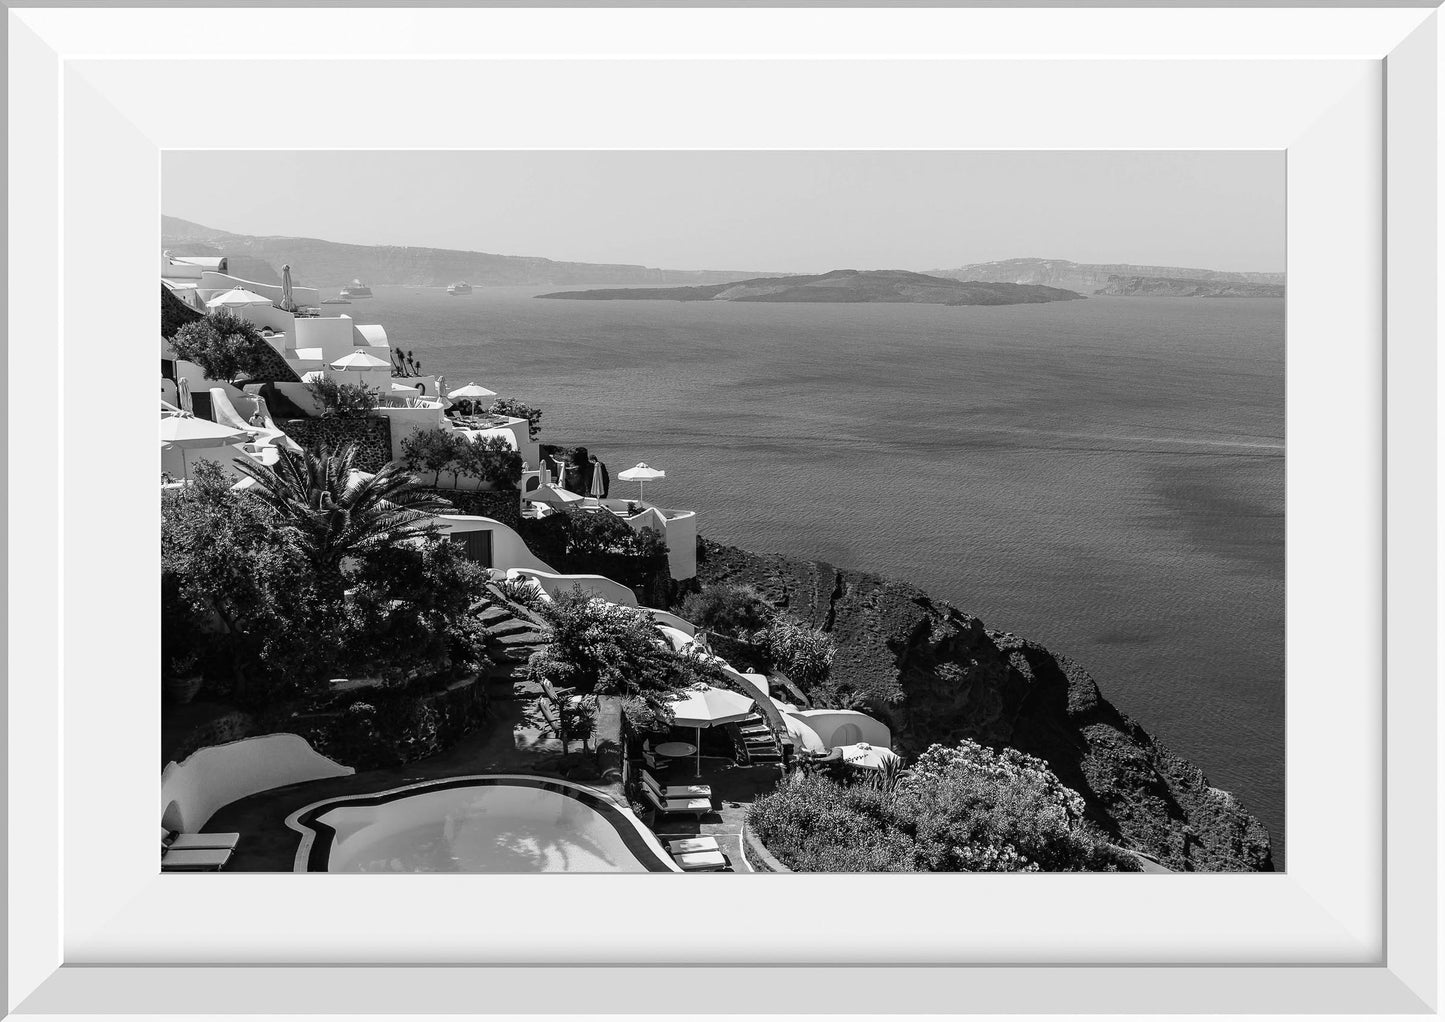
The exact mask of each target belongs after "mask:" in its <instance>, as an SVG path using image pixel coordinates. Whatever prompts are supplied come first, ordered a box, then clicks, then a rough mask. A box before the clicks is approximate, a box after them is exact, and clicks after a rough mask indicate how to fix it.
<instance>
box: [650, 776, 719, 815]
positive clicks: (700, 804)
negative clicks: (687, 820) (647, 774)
mask: <svg viewBox="0 0 1445 1022" xmlns="http://www.w3.org/2000/svg"><path fill="white" fill-rule="evenodd" d="M642 792H643V794H645V795H646V796H647V801H649V802H651V803H652V806H653V808H654V809H656V810H657V811H658V812H660V813H666V814H669V815H678V816H682V815H689V814H690V815H693V816H705V815H707V814H708V813H710V812H712V799H710V798H663V797H659V796H658V794H657V792H655V791H653V790H652V787H651V786H650V785H647V784H644V785H643V786H642Z"/></svg>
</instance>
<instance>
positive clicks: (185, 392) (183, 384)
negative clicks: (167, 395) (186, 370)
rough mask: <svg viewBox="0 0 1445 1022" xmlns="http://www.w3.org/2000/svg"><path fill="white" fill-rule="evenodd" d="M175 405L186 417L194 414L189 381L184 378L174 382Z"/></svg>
mask: <svg viewBox="0 0 1445 1022" xmlns="http://www.w3.org/2000/svg"><path fill="white" fill-rule="evenodd" d="M176 403H177V404H179V405H180V406H181V411H183V412H185V413H186V414H187V415H195V414H196V410H195V408H194V407H192V405H191V381H190V380H188V379H186V378H185V377H184V376H182V377H180V378H179V379H177V380H176Z"/></svg>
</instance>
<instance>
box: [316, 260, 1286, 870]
mask: <svg viewBox="0 0 1445 1022" xmlns="http://www.w3.org/2000/svg"><path fill="white" fill-rule="evenodd" d="M531 294H532V293H531V292H530V291H519V290H513V289H478V290H477V291H476V293H475V294H474V295H472V296H471V297H470V298H451V297H448V296H447V295H446V294H445V293H444V292H443V291H442V290H440V289H416V288H378V289H377V291H376V295H377V296H376V298H374V299H372V300H370V301H358V302H355V303H354V304H353V305H351V306H350V307H349V308H342V309H340V310H338V311H345V312H347V313H349V314H351V315H352V316H354V317H355V318H357V319H358V321H360V322H379V323H381V324H383V325H384V326H385V327H386V329H387V333H388V335H389V336H390V338H391V341H392V343H393V344H394V345H400V346H401V347H403V348H410V349H413V350H414V351H415V352H416V355H417V357H418V358H420V359H421V361H422V363H423V368H424V369H426V370H427V371H431V372H435V371H441V372H443V373H445V374H446V376H447V379H448V383H449V384H450V385H451V386H453V387H456V386H460V385H462V384H464V383H467V382H468V381H471V380H475V381H476V382H478V383H481V384H484V385H486V386H487V387H490V388H491V389H493V390H495V391H498V392H499V393H501V394H503V395H507V396H516V397H519V398H522V399H524V400H526V401H528V402H531V403H533V404H539V405H541V406H542V407H543V409H544V410H545V416H544V418H543V426H544V437H545V438H546V439H548V440H550V441H552V442H568V443H585V444H587V445H588V446H589V447H592V448H594V449H595V450H596V451H597V452H598V453H599V455H600V456H601V457H602V458H603V460H604V461H606V462H607V463H608V465H609V466H610V468H611V470H612V472H613V474H614V475H615V474H616V473H617V472H618V471H619V470H620V469H623V468H626V467H627V466H629V465H633V464H636V463H637V462H639V461H646V462H648V463H649V464H651V465H653V466H654V467H658V468H663V469H666V470H667V479H666V481H665V482H662V483H659V484H656V485H655V486H654V487H650V488H649V491H648V496H649V497H650V498H655V499H656V500H657V501H658V502H659V503H663V504H665V505H669V506H674V507H683V508H694V509H696V510H697V511H699V513H700V514H699V519H698V521H699V528H700V530H701V531H702V532H703V534H704V535H706V536H708V537H709V538H712V539H716V540H720V541H722V542H726V543H733V544H736V545H738V546H742V547H746V548H749V549H753V550H776V551H783V552H787V553H790V554H795V555H798V556H801V557H810V558H820V559H823V560H828V561H832V562H834V563H837V564H839V565H843V566H849V567H855V568H864V569H868V570H872V571H877V572H882V573H885V574H891V575H896V576H900V577H902V578H906V579H910V580H914V581H916V582H917V583H918V584H919V585H920V586H922V587H923V588H924V589H926V590H928V591H929V592H930V593H932V594H933V595H935V596H938V597H942V598H944V599H947V600H950V601H951V602H953V603H955V604H956V605H958V606H959V607H961V608H963V609H965V610H967V611H970V612H972V613H974V614H977V615H978V616H979V617H981V618H982V619H983V620H984V622H985V623H986V624H988V625H989V626H990V627H993V628H999V629H1006V630H1009V631H1014V632H1017V633H1019V634H1021V635H1026V636H1028V637H1030V638H1033V639H1037V640H1038V641H1040V642H1042V643H1044V644H1045V645H1047V646H1048V647H1049V648H1050V649H1053V650H1055V651H1059V652H1064V653H1068V654H1070V655H1072V656H1073V657H1074V658H1075V659H1077V660H1078V661H1080V662H1081V663H1082V664H1083V665H1084V666H1085V667H1086V668H1087V669H1088V670H1089V671H1090V673H1092V674H1093V676H1094V677H1095V679H1097V680H1098V682H1099V685H1100V687H1101V688H1102V689H1103V691H1104V693H1105V695H1107V696H1108V697H1109V698H1110V699H1111V700H1112V701H1113V702H1114V703H1115V704H1116V705H1117V706H1119V707H1120V709H1122V710H1123V711H1124V712H1126V713H1128V714H1129V715H1131V716H1133V717H1134V718H1135V719H1137V720H1138V721H1139V722H1140V723H1141V724H1143V725H1144V726H1145V727H1146V728H1147V729H1148V730H1150V731H1151V732H1153V733H1154V734H1155V735H1156V736H1157V737H1158V738H1160V739H1161V740H1162V741H1163V742H1164V743H1165V744H1166V745H1168V746H1170V747H1171V748H1173V749H1174V750H1175V751H1177V752H1179V753H1181V754H1183V755H1185V756H1187V757H1188V758H1190V759H1192V760H1193V761H1194V762H1195V763H1197V764H1199V765H1200V766H1202V767H1203V768H1204V769H1205V771H1206V772H1207V773H1208V774H1209V776H1210V779H1211V781H1212V782H1213V783H1214V784H1216V785H1218V786H1219V787H1223V788H1227V789H1229V790H1232V791H1234V792H1236V793H1237V794H1238V795H1239V796H1240V797H1241V798H1242V799H1243V801H1244V803H1245V805H1246V806H1247V807H1248V808H1249V809H1250V810H1251V811H1252V812H1254V813H1255V814H1256V815H1257V816H1259V817H1260V818H1261V819H1262V820H1263V821H1264V822H1265V823H1266V825H1267V826H1268V827H1269V829H1270V832H1271V834H1272V836H1273V838H1274V840H1275V845H1276V860H1277V862H1282V861H1283V846H1284V749H1285V746H1284V741H1285V735H1284V694H1285V687H1284V496H1285V330H1284V326H1285V322H1284V303H1283V302H1281V301H1277V300H1271V299H1219V298H1216V299H1184V298H1104V297H1093V298H1090V299H1088V300H1086V301H1077V302H1061V303H1055V304H1048V305H1019V306H1008V307H1002V308H981V307H970V308H946V307H942V306H932V305H798V304H776V305H773V304H734V303H725V302H692V303H678V302H581V301H543V300H539V299H535V298H533V297H532V296H531ZM614 492H615V493H627V492H630V486H629V485H628V484H625V483H616V484H614Z"/></svg>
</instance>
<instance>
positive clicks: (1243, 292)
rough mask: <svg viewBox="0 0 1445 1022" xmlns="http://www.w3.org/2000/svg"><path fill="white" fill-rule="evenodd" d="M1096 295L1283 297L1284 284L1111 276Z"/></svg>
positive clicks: (1188, 278)
mask: <svg viewBox="0 0 1445 1022" xmlns="http://www.w3.org/2000/svg"><path fill="white" fill-rule="evenodd" d="M1094 294H1096V295H1125V296H1141V297H1152V298H1283V297H1284V285H1283V284H1250V283H1246V282H1244V281H1230V280H1195V279H1192V278H1190V277H1128V276H1118V275H1115V276H1111V277H1109V282H1108V283H1107V284H1105V285H1104V286H1103V287H1101V288H1099V289H1098V290H1097V291H1095V292H1094Z"/></svg>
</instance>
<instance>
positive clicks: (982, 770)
mask: <svg viewBox="0 0 1445 1022" xmlns="http://www.w3.org/2000/svg"><path fill="white" fill-rule="evenodd" d="M1083 808H1084V803H1083V800H1082V799H1081V798H1080V797H1079V795H1078V794H1077V793H1076V792H1074V791H1072V790H1070V789H1069V788H1067V787H1065V786H1064V784H1063V783H1062V782H1061V781H1059V779H1058V778H1057V777H1055V776H1054V774H1053V772H1052V771H1051V770H1049V768H1048V765H1047V764H1045V763H1044V762H1043V761H1042V760H1038V759H1034V758H1033V757H1031V756H1025V755H1024V754H1022V753H1020V752H1017V751H1015V750H1012V749H1004V750H1002V751H998V752H995V751H993V750H990V749H987V748H984V747H983V746H980V745H977V744H975V743H973V742H964V743H962V744H961V745H958V746H956V747H946V746H942V745H935V746H933V747H932V748H930V749H929V750H928V751H927V752H925V753H924V754H923V755H922V756H921V757H919V759H918V761H917V763H915V764H914V766H913V767H912V769H910V770H907V771H903V772H901V773H893V774H892V775H891V776H889V775H885V776H882V777H877V778H874V777H871V776H870V775H869V774H868V772H866V771H851V772H850V773H849V775H845V776H843V777H829V776H824V775H821V774H813V773H807V772H802V773H798V774H796V775H794V777H793V778H792V779H791V781H790V783H788V784H786V785H784V786H783V787H781V788H779V789H778V790H777V791H775V792H772V793H770V794H769V795H766V796H764V797H763V798H761V799H758V800H757V801H756V802H754V803H753V807H752V809H751V810H750V811H749V814H748V825H749V826H751V827H752V828H753V830H754V832H755V833H757V835H758V837H759V838H760V839H762V840H763V842H764V843H765V844H766V845H767V846H768V849H769V850H770V851H771V852H773V854H775V855H777V856H778V857H779V858H780V859H781V860H782V861H783V862H784V863H786V864H787V865H788V866H789V867H790V868H792V869H796V870H800V871H823V870H858V869H866V870H873V869H882V870H897V869H916V870H924V871H929V872H978V871H988V872H1037V871H1041V870H1049V871H1082V870H1092V871H1104V872H1112V871H1120V872H1133V871H1137V870H1138V868H1139V867H1138V864H1137V862H1135V861H1134V859H1133V858H1132V857H1131V856H1129V855H1127V854H1125V853H1123V852H1120V851H1119V850H1117V849H1114V848H1112V847H1110V846H1109V845H1108V844H1106V843H1105V842H1104V841H1103V840H1102V838H1100V837H1099V836H1098V835H1096V834H1094V833H1093V832H1092V831H1091V830H1090V829H1089V828H1088V827H1087V826H1086V825H1085V823H1084V820H1083Z"/></svg>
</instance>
